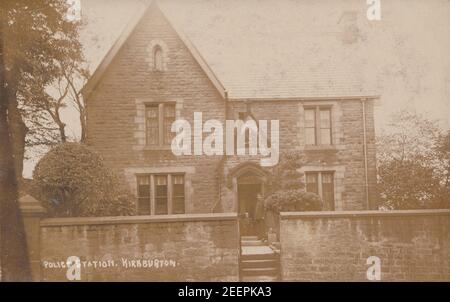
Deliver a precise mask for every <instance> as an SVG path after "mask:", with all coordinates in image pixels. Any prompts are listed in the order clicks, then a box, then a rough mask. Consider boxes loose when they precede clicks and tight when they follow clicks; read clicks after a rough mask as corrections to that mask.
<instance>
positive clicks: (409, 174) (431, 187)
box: [377, 111, 450, 209]
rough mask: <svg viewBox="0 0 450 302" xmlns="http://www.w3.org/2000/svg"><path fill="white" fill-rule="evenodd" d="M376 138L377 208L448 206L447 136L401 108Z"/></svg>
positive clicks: (420, 117) (449, 191)
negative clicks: (385, 129) (378, 197)
mask: <svg viewBox="0 0 450 302" xmlns="http://www.w3.org/2000/svg"><path fill="white" fill-rule="evenodd" d="M388 131H389V132H387V133H386V132H385V133H383V135H382V136H381V137H378V140H377V147H378V150H377V156H378V191H379V192H380V198H381V202H380V205H381V207H384V208H387V209H418V208H441V207H449V199H450V190H448V170H449V167H448V157H447V156H448V155H447V153H446V150H447V148H448V146H447V138H446V136H444V135H443V133H442V130H441V129H440V128H439V127H438V125H437V123H436V122H434V121H430V120H428V119H426V118H425V117H423V116H422V115H420V114H414V113H411V112H408V111H401V112H397V113H395V114H393V115H392V116H391V120H390V123H389V124H388Z"/></svg>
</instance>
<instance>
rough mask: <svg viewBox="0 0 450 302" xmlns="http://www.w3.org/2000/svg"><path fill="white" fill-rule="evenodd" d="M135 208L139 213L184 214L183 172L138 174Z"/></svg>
mask: <svg viewBox="0 0 450 302" xmlns="http://www.w3.org/2000/svg"><path fill="white" fill-rule="evenodd" d="M137 209H138V214H139V215H168V214H184V213H185V180H184V174H148V175H138V176H137Z"/></svg>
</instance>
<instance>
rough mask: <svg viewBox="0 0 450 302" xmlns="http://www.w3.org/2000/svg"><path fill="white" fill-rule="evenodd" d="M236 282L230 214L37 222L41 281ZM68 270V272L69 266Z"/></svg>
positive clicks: (236, 251) (235, 228) (236, 252)
mask: <svg viewBox="0 0 450 302" xmlns="http://www.w3.org/2000/svg"><path fill="white" fill-rule="evenodd" d="M70 256H76V257H78V258H79V259H80V264H81V269H80V272H81V281H237V280H238V278H239V269H238V263H239V261H238V257H239V239H238V224H237V217H236V214H196V215H168V216H161V217H157V216H134V217H96V218H54V219H44V220H42V221H41V230H40V257H41V280H43V281H68V279H67V277H66V273H67V271H68V268H67V267H66V265H65V263H66V261H67V259H68V257H70ZM72 272H73V271H72Z"/></svg>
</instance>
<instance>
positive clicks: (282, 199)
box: [264, 152, 322, 213]
mask: <svg viewBox="0 0 450 302" xmlns="http://www.w3.org/2000/svg"><path fill="white" fill-rule="evenodd" d="M303 162H304V160H303V156H302V155H301V154H300V153H298V152H284V153H283V154H282V155H281V157H280V163H279V164H278V166H277V167H276V168H275V169H274V173H273V177H272V183H273V184H272V190H271V193H270V194H268V195H267V196H266V198H265V200H264V206H265V208H266V210H267V211H272V212H274V213H279V212H289V211H320V210H321V209H322V200H321V199H320V197H319V196H318V195H317V194H314V193H309V192H306V191H305V184H304V183H303V182H301V181H300V180H301V179H302V173H300V172H299V169H300V168H301V166H302V163H303Z"/></svg>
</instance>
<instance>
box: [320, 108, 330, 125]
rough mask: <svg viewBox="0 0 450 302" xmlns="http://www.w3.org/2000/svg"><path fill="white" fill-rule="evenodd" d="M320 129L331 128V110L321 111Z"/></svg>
mask: <svg viewBox="0 0 450 302" xmlns="http://www.w3.org/2000/svg"><path fill="white" fill-rule="evenodd" d="M320 128H331V112H330V109H321V110H320Z"/></svg>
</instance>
